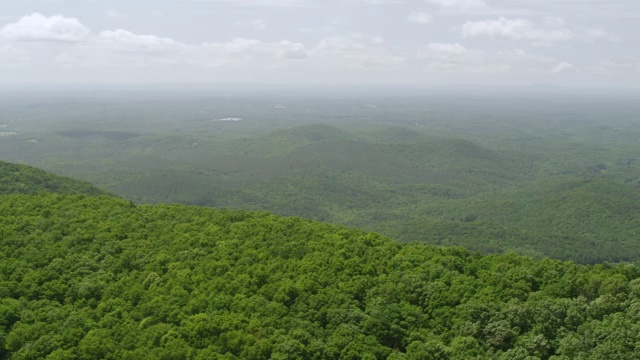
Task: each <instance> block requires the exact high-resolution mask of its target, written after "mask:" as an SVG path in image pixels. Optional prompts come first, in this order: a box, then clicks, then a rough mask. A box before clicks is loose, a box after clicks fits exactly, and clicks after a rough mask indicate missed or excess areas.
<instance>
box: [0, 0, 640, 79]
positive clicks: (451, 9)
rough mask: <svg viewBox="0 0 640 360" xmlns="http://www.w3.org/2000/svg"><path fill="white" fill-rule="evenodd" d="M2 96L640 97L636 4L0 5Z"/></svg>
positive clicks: (161, 1)
mask: <svg viewBox="0 0 640 360" xmlns="http://www.w3.org/2000/svg"><path fill="white" fill-rule="evenodd" d="M0 4H1V5H2V6H0V84H4V85H7V84H9V85H11V84H36V85H37V84H94V83H99V84H160V83H179V84H215V83H217V84H224V83H227V84H228V83H236V84H252V83H256V84H270V83H273V84H304V85H309V84H311V85H313V84H323V85H325V84H357V85H365V86H368V85H424V86H428V85H448V84H488V85H528V84H554V85H570V86H585V87H593V86H595V87H598V86H603V87H618V86H620V87H638V85H637V84H640V26H638V24H640V1H638V0H136V1H133V0H108V1H107V0H0Z"/></svg>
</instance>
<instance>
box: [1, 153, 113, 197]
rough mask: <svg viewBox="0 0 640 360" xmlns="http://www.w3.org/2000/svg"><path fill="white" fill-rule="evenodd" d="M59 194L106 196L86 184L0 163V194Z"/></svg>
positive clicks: (104, 192)
mask: <svg viewBox="0 0 640 360" xmlns="http://www.w3.org/2000/svg"><path fill="white" fill-rule="evenodd" d="M43 191H44V192H53V193H59V194H84V195H108V194H109V193H108V192H106V191H104V190H100V189H98V188H96V187H94V186H93V185H91V184H90V183H88V182H84V181H79V180H75V179H71V178H68V177H64V176H58V175H54V174H52V173H49V172H47V171H44V170H41V169H38V168H34V167H31V166H27V165H19V164H13V163H8V162H4V161H0V194H12V193H18V194H37V193H39V192H43Z"/></svg>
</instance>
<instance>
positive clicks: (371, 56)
mask: <svg viewBox="0 0 640 360" xmlns="http://www.w3.org/2000/svg"><path fill="white" fill-rule="evenodd" d="M310 55H311V56H312V58H313V59H314V60H316V61H318V65H319V66H322V67H325V66H329V67H332V68H342V69H344V68H380V67H393V66H397V65H399V64H401V63H403V62H404V61H405V59H404V58H403V57H401V56H398V55H394V54H393V53H392V52H391V51H389V49H387V48H386V47H385V46H384V39H383V38H381V37H379V36H374V37H372V36H367V35H364V34H352V35H350V36H341V35H339V36H331V37H327V38H324V39H322V40H321V41H320V42H319V43H318V45H317V46H316V47H315V48H314V49H312V50H311V51H310Z"/></svg>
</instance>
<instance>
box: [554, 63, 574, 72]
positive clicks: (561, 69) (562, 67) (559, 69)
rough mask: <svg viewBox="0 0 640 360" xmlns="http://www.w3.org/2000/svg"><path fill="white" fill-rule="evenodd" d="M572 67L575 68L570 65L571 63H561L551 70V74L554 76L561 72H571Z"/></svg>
mask: <svg viewBox="0 0 640 360" xmlns="http://www.w3.org/2000/svg"><path fill="white" fill-rule="evenodd" d="M574 67H575V66H573V64H571V63H567V62H561V63H559V64H557V65H556V66H554V67H553V69H551V72H552V73H554V74H559V73H561V72H565V71H569V70H573V68H574Z"/></svg>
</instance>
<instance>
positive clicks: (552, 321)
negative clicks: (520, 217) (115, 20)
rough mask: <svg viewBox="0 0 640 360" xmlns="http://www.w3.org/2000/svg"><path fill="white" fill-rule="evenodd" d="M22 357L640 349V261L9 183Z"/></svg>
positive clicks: (7, 221) (537, 355)
mask: <svg viewBox="0 0 640 360" xmlns="http://www.w3.org/2000/svg"><path fill="white" fill-rule="evenodd" d="M0 214H2V222H0V239H1V240H0V284H1V286H0V349H1V350H0V351H1V352H2V353H0V357H2V358H7V359H37V358H48V359H97V358H101V359H211V358H225V359H293V358H308V359H417V358H425V357H426V358H431V359H525V358H527V359H554V360H560V359H562V360H564V359H573V358H583V359H601V358H621V359H622V358H627V359H628V358H638V357H639V356H640V353H639V352H638V348H637V347H636V346H635V344H637V343H639V342H640V325H639V324H640V318H639V317H638V311H637V304H638V303H640V268H638V267H636V266H632V265H617V266H611V265H598V266H595V267H589V266H579V265H576V264H574V263H570V262H559V261H554V260H543V261H533V260H531V259H530V258H526V257H521V256H515V255H493V256H486V257H483V256H479V255H477V254H476V255H471V254H469V253H468V252H467V251H465V250H463V249H461V248H435V247H429V246H424V245H419V244H398V243H394V242H392V241H391V240H389V239H387V238H384V237H382V236H379V235H376V234H373V233H367V232H364V231H359V230H350V229H346V228H342V227H337V226H332V225H327V224H322V223H317V222H312V221H308V220H301V219H297V218H281V217H277V216H274V215H271V214H268V213H251V212H244V211H227V210H214V209H209V208H201V207H188V206H181V205H180V206H179V205H157V206H148V205H146V206H136V205H133V204H131V203H130V202H128V201H124V200H120V199H115V198H111V197H104V196H99V197H85V196H81V195H72V196H67V195H57V194H44V193H43V194H41V195H39V196H35V197H34V196H26V195H3V196H0Z"/></svg>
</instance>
